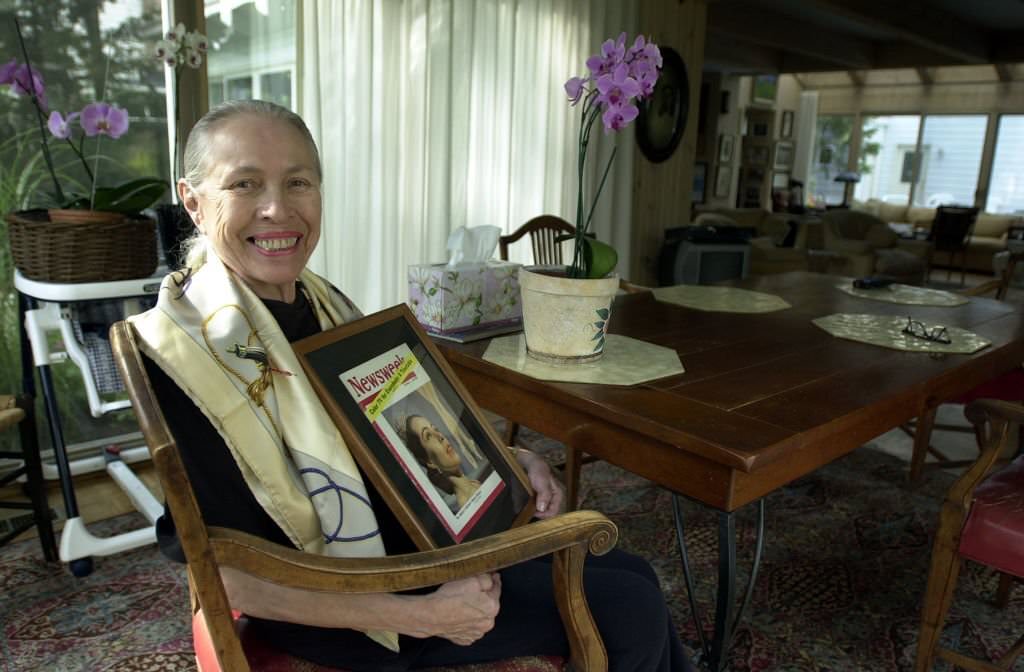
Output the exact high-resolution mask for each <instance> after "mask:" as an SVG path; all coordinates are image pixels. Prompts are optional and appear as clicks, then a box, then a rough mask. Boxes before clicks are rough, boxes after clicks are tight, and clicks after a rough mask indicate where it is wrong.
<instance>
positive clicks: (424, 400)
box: [293, 303, 534, 550]
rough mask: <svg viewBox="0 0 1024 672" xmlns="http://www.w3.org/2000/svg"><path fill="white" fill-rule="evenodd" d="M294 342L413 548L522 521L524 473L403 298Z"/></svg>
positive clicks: (529, 510)
mask: <svg viewBox="0 0 1024 672" xmlns="http://www.w3.org/2000/svg"><path fill="white" fill-rule="evenodd" d="M293 347H294V349H295V353H296V355H297V356H298V358H299V361H300V362H301V364H302V368H303V370H304V371H305V372H306V374H307V375H308V376H309V380H310V383H312V385H313V389H314V390H315V391H316V394H317V396H318V397H319V398H320V400H321V402H322V403H323V404H324V408H326V409H327V413H328V415H330V417H331V420H333V421H334V424H335V425H336V426H337V427H338V430H339V431H340V432H341V435H342V436H343V437H344V439H345V443H346V445H348V448H349V450H350V451H351V453H352V457H354V458H355V460H356V462H357V463H358V464H359V467H360V469H361V470H362V472H363V474H364V477H365V478H368V479H369V481H370V482H371V483H373V485H374V487H375V488H376V489H377V491H378V492H379V493H380V495H381V497H383V499H384V500H385V501H386V502H387V505H388V507H389V508H390V509H391V510H392V511H393V512H394V514H395V517H396V518H398V520H399V522H400V523H401V524H402V526H403V527H404V528H405V530H406V532H408V533H409V536H410V537H411V538H412V540H413V541H414V542H415V543H416V545H417V547H419V548H420V549H422V550H429V549H432V548H441V547H444V546H451V545H453V544H458V543H460V542H463V541H468V540H470V539H478V538H481V537H485V536H488V535H491V534H494V533H496V532H500V531H502V530H507V529H509V528H510V527H514V526H516V525H522V524H524V523H526V522H527V521H528V520H529V519H530V517H531V515H532V514H533V501H534V500H533V490H532V488H531V487H530V483H529V480H528V478H527V476H526V474H525V472H524V471H523V470H522V468H521V467H520V466H519V464H518V463H517V462H516V461H515V459H514V458H513V456H512V454H511V453H510V452H509V451H508V450H506V449H505V447H504V444H503V442H502V441H501V440H500V439H499V438H498V436H497V434H495V433H494V429H493V428H492V427H491V424H490V422H488V421H487V419H486V418H485V417H484V415H483V413H482V412H481V411H480V409H479V408H478V407H477V406H476V404H475V403H474V402H473V398H472V397H470V396H469V393H468V392H467V391H466V388H465V387H463V385H462V382H461V381H460V380H459V379H458V377H457V376H456V375H455V374H454V372H453V371H452V369H451V367H450V366H449V364H448V362H447V360H446V359H445V358H444V356H443V355H441V353H440V352H439V351H438V349H437V346H436V345H434V344H433V342H432V341H431V340H430V338H429V337H428V336H427V335H426V333H425V332H424V331H423V329H422V327H420V325H419V323H418V322H417V321H416V318H415V317H414V316H413V314H412V312H411V311H410V310H409V308H408V306H406V305H405V304H404V303H403V304H400V305H398V306H395V307H393V308H388V309H386V310H382V311H380V312H378V313H374V314H373V315H369V316H367V317H364V318H362V319H360V320H356V321H355V322H350V323H348V324H343V325H341V326H340V327H336V328H334V329H329V330H327V331H324V332H321V333H319V334H316V335H315V336H310V337H309V338H305V339H302V340H301V341H297V342H296V343H294V344H293ZM326 476H327V475H326V474H325V477H326ZM330 487H333V481H332V482H331V483H328V485H327V486H325V490H326V489H328V488H330Z"/></svg>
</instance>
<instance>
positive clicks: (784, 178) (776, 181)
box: [772, 172, 789, 189]
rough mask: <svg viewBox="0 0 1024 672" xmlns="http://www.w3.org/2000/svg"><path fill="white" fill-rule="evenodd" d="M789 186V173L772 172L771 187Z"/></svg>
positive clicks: (781, 187)
mask: <svg viewBox="0 0 1024 672" xmlns="http://www.w3.org/2000/svg"><path fill="white" fill-rule="evenodd" d="M788 188H789V173H786V172H774V173H772V189H788Z"/></svg>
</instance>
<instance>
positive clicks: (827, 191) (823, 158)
mask: <svg viewBox="0 0 1024 672" xmlns="http://www.w3.org/2000/svg"><path fill="white" fill-rule="evenodd" d="M852 130H853V117H852V116H827V115H826V116H820V117H818V121H817V126H816V128H815V134H814V156H813V158H812V162H813V163H812V165H811V171H810V175H809V177H808V185H807V191H806V194H807V195H808V197H810V198H812V199H813V202H812V205H816V206H824V205H825V204H833V205H834V204H837V203H841V202H842V201H843V187H844V185H843V184H842V183H841V182H836V181H835V178H836V175H838V174H839V173H841V172H843V171H844V170H846V165H847V161H849V158H850V133H851V131H852Z"/></svg>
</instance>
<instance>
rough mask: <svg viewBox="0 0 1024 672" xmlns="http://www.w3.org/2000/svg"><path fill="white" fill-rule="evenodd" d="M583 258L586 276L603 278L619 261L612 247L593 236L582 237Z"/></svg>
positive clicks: (617, 254)
mask: <svg viewBox="0 0 1024 672" xmlns="http://www.w3.org/2000/svg"><path fill="white" fill-rule="evenodd" d="M583 258H584V260H585V261H586V267H587V269H588V272H587V277H588V278H603V277H605V276H606V275H608V274H609V273H611V272H612V271H614V270H615V265H616V264H618V263H619V253H618V252H616V251H615V248H614V247H612V246H611V245H608V244H606V243H602V242H601V241H600V240H595V239H593V238H584V239H583Z"/></svg>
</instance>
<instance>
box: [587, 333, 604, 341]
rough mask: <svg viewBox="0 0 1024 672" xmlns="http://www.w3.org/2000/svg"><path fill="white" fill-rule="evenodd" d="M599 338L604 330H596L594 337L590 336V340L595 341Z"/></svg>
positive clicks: (602, 336)
mask: <svg viewBox="0 0 1024 672" xmlns="http://www.w3.org/2000/svg"><path fill="white" fill-rule="evenodd" d="M599 338H604V332H603V331H598V332H597V333H595V334H594V337H593V338H591V339H590V340H592V341H596V340H597V339H599Z"/></svg>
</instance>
